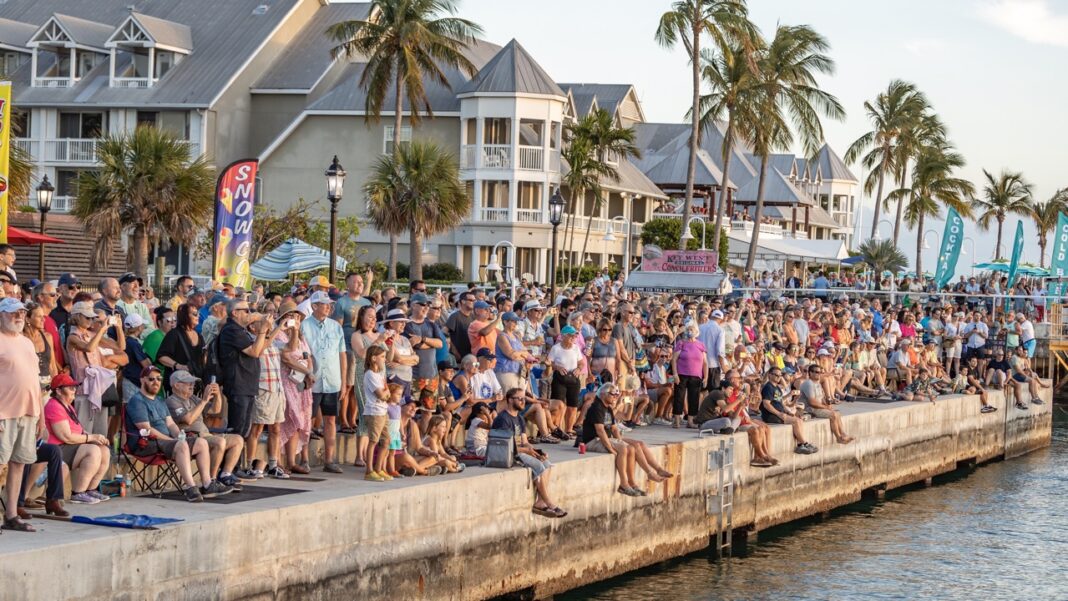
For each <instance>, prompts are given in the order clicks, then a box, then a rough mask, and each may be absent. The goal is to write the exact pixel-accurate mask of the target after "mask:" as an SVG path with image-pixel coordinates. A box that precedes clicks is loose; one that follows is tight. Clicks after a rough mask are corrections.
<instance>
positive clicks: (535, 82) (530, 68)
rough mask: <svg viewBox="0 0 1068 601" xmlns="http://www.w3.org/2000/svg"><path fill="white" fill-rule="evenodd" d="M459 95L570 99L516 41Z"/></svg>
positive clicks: (509, 43)
mask: <svg viewBox="0 0 1068 601" xmlns="http://www.w3.org/2000/svg"><path fill="white" fill-rule="evenodd" d="M456 92H457V94H497V93H504V94H515V93H518V94H543V95H546V96H560V97H561V98H563V97H566V96H567V94H565V93H564V91H563V90H561V89H560V86H558V85H556V82H555V81H553V78H551V77H549V74H548V73H546V72H545V69H542V68H541V65H539V64H538V63H537V61H535V60H534V58H533V57H531V56H530V54H529V53H528V52H527V51H526V49H525V48H523V46H521V45H520V44H519V42H517V41H515V39H513V40H512V41H510V42H508V43H507V44H506V45H505V46H504V48H501V50H500V52H498V53H497V56H494V57H493V58H492V59H491V60H490V62H488V63H486V65H485V66H484V67H482V69H480V70H479V72H478V73H477V74H476V75H475V77H474V78H473V79H472V80H471V81H469V82H467V85H465V86H463V87H462V88H460V89H459V90H457V91H456Z"/></svg>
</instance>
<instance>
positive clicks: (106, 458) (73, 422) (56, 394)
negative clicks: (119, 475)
mask: <svg viewBox="0 0 1068 601" xmlns="http://www.w3.org/2000/svg"><path fill="white" fill-rule="evenodd" d="M77 386H78V383H77V382H75V381H74V379H73V378H71V377H70V376H69V375H67V374H59V375H57V376H55V377H53V378H52V384H51V386H50V388H51V389H52V394H53V397H52V398H51V399H49V400H48V402H47V403H45V408H44V416H45V426H47V428H48V444H54V445H59V448H60V452H61V453H62V454H63V462H64V463H66V464H67V465H68V466H70V471H71V478H70V490H71V493H70V502H71V503H85V504H88V505H92V504H94V503H99V502H101V501H107V500H108V496H107V495H103V494H101V493H100V492H98V491H97V487H98V486H99V485H100V481H101V480H102V479H103V478H104V474H105V473H106V472H107V471H108V464H109V463H110V462H111V453H110V452H109V449H108V439H107V438H105V437H104V436H102V435H100V434H89V433H87V432H85V430H83V429H82V424H81V422H80V421H78V412H77V411H75V409H74V395H75V388H76V387H77Z"/></svg>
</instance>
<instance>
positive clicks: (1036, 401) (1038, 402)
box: [1031, 396, 1045, 405]
mask: <svg viewBox="0 0 1068 601" xmlns="http://www.w3.org/2000/svg"><path fill="white" fill-rule="evenodd" d="M1031 402H1032V403H1034V404H1036V405H1044V404H1045V403H1043V402H1042V399H1040V398H1038V397H1037V396H1036V397H1034V398H1032V399H1031Z"/></svg>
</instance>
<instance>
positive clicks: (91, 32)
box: [34, 7, 115, 48]
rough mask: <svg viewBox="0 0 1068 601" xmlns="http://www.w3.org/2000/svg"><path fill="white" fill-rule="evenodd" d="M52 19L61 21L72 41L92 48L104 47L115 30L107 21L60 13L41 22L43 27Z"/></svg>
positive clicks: (60, 24)
mask: <svg viewBox="0 0 1068 601" xmlns="http://www.w3.org/2000/svg"><path fill="white" fill-rule="evenodd" d="M64 10H67V7H64ZM51 20H55V22H56V23H59V26H60V27H62V28H63V31H65V32H67V35H69V36H70V37H71V41H72V42H74V43H75V44H79V45H82V46H89V47H90V48H103V47H104V42H106V41H107V40H108V38H109V37H110V36H111V33H112V32H113V31H115V27H114V26H111V25H108V24H106V23H98V22H96V21H90V20H89V19H83V18H80V17H74V16H71V15H66V14H60V13H54V14H53V15H52V17H51V19H48V20H46V21H45V22H44V23H42V24H41V28H44V26H45V25H47V24H48V21H51ZM39 30H40V29H39ZM34 37H36V36H34Z"/></svg>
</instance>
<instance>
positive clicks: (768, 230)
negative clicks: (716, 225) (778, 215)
mask: <svg viewBox="0 0 1068 601" xmlns="http://www.w3.org/2000/svg"><path fill="white" fill-rule="evenodd" d="M754 225H756V223H754V222H752V221H731V231H732V232H745V233H746V234H747V235H752V234H753V226H754ZM783 231H784V230H783V228H782V226H781V225H777V224H774V223H761V224H760V233H761V234H767V235H769V236H777V237H779V238H782V237H783Z"/></svg>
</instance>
